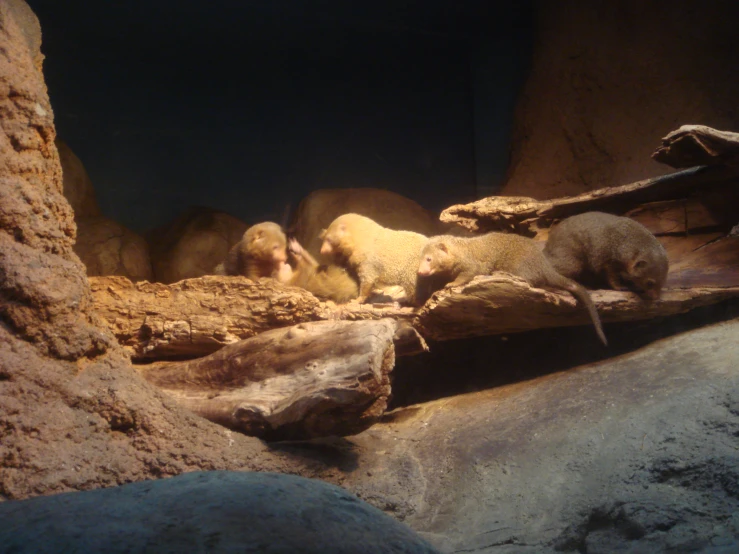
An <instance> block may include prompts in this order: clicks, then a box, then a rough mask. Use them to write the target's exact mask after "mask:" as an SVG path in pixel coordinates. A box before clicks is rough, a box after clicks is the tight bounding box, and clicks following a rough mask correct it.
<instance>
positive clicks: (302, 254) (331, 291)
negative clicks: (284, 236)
mask: <svg viewBox="0 0 739 554" xmlns="http://www.w3.org/2000/svg"><path fill="white" fill-rule="evenodd" d="M289 252H290V254H291V256H292V258H293V261H294V264H295V269H294V270H293V272H292V275H290V276H289V277H288V278H287V280H284V277H283V278H280V279H279V280H280V281H282V282H283V283H287V284H289V285H293V286H296V287H301V288H304V289H306V290H307V291H310V292H311V293H313V294H314V295H315V296H317V297H318V298H323V299H326V300H333V301H334V302H337V303H339V304H343V303H344V302H349V300H352V299H353V298H356V297H357V296H358V295H359V285H358V283H357V280H356V279H355V278H354V277H352V276H351V275H349V273H348V272H347V270H346V269H344V268H343V267H339V266H337V265H333V264H331V265H319V263H318V262H317V261H316V260H315V258H314V257H313V256H311V255H310V254H309V253H308V252H307V251H306V250H305V249H304V248H303V247H302V246H301V245H300V243H299V242H298V241H297V240H295V239H290V242H289ZM287 267H290V266H289V265H288V266H287Z"/></svg>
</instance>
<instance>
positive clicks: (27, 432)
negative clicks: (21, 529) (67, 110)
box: [0, 0, 286, 547]
mask: <svg viewBox="0 0 739 554" xmlns="http://www.w3.org/2000/svg"><path fill="white" fill-rule="evenodd" d="M17 4H18V2H16V1H15V0H14V1H13V2H5V1H3V2H0V52H2V55H1V56H0V112H2V114H3V117H0V206H2V209H1V210H0V318H1V319H2V325H0V501H2V500H8V499H17V498H25V497H28V496H33V495H39V494H49V493H51V492H62V491H70V490H79V489H86V488H96V487H105V486H111V485H117V484H121V483H125V482H130V481H136V480H143V479H151V478H155V477H163V476H168V475H177V474H179V473H182V472H185V471H193V470H210V469H257V468H258V469H262V470H265V469H272V470H281V471H284V470H285V469H286V468H285V466H284V465H282V464H281V463H280V461H279V459H277V458H276V457H275V456H274V455H272V454H270V453H269V452H267V451H266V449H265V448H264V446H262V445H261V443H259V442H258V441H256V440H252V439H248V438H247V437H243V436H241V435H238V434H235V433H231V432H230V431H227V430H225V429H223V428H222V427H219V426H217V425H215V424H211V423H209V422H207V421H205V420H204V419H201V418H199V417H196V416H194V415H192V414H190V413H188V412H186V411H185V410H183V409H180V408H178V406H177V405H176V404H175V402H174V401H172V400H170V399H167V398H166V397H165V396H164V395H163V394H162V393H161V391H159V390H157V389H156V388H155V387H153V386H151V385H148V384H147V383H146V382H145V381H144V380H143V379H142V378H141V377H140V375H139V374H138V373H137V372H136V371H135V370H134V369H133V368H132V367H131V365H130V363H129V361H128V359H127V357H126V356H125V355H124V353H123V351H122V349H121V348H120V347H119V346H118V345H117V342H116V340H115V339H114V338H113V336H112V335H111V334H110V333H109V331H108V330H107V328H106V327H105V326H104V324H103V323H102V322H101V321H100V320H99V319H98V316H97V315H96V314H95V313H94V311H93V309H92V307H91V291H90V287H89V284H88V281H87V277H86V275H85V267H84V265H83V264H82V262H80V260H79V258H78V257H77V255H76V254H75V253H74V252H73V250H72V246H73V244H74V240H75V231H76V227H75V223H74V218H73V212H72V209H71V207H70V205H69V203H68V202H67V200H66V199H65V198H64V196H63V195H62V174H61V166H60V164H59V156H58V153H57V150H56V147H55V145H54V137H55V130H54V126H53V115H52V111H51V106H50V105H49V99H48V95H47V91H46V86H45V85H44V82H43V78H42V75H41V74H40V73H39V71H38V69H37V66H36V65H35V61H36V58H35V57H34V53H33V52H31V51H30V50H29V46H28V42H27V39H26V36H25V35H24V32H23V27H22V26H21V25H22V24H23V23H24V22H25V23H27V22H28V20H27V17H26V16H27V15H28V13H30V10H29V9H28V6H27V5H25V4H24V5H23V6H24V9H23V14H25V15H23V18H24V19H23V20H22V21H20V22H19V21H18V20H17V19H16V15H15V11H14V10H15V9H16V7H17ZM32 15H33V14H31V16H32ZM35 24H36V26H38V23H37V22H36V23H35ZM11 91H12V93H11ZM0 547H1V546H0Z"/></svg>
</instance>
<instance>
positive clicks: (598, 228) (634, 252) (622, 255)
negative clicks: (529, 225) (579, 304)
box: [544, 212, 669, 301]
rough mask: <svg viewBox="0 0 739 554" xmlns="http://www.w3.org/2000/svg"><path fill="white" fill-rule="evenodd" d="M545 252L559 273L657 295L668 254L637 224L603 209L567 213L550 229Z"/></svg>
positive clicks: (592, 283)
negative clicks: (604, 211) (599, 210)
mask: <svg viewBox="0 0 739 554" xmlns="http://www.w3.org/2000/svg"><path fill="white" fill-rule="evenodd" d="M544 255H545V256H546V257H547V258H548V259H549V261H550V262H551V263H552V265H553V266H554V268H555V269H556V270H557V271H559V272H560V273H561V274H562V275H565V276H566V277H569V278H571V279H575V280H577V281H578V282H581V283H584V284H586V285H588V286H593V287H595V288H599V287H607V288H611V289H615V290H631V291H634V292H636V293H638V294H640V295H642V296H643V297H644V298H645V299H647V300H649V301H653V300H656V299H658V298H659V296H660V293H661V291H662V286H663V285H664V284H665V280H666V279H667V271H668V265H669V264H668V261H667V252H666V251H665V249H664V248H663V246H662V245H661V244H660V243H659V241H658V240H657V239H656V238H655V236H654V235H653V234H652V233H650V232H649V230H648V229H647V228H646V227H644V226H643V225H642V224H641V223H638V222H637V221H634V220H633V219H629V218H628V217H621V216H616V215H611V214H607V213H603V212H587V213H584V214H579V215H575V216H572V217H568V218H567V219H565V220H563V221H562V222H561V223H559V224H558V225H556V226H555V227H554V228H553V229H552V230H551V232H550V233H549V239H548V240H547V244H546V246H545V247H544Z"/></svg>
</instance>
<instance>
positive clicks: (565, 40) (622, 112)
mask: <svg viewBox="0 0 739 554" xmlns="http://www.w3.org/2000/svg"><path fill="white" fill-rule="evenodd" d="M737 18H739V4H737V3H736V2H731V1H726V0H709V1H707V2H701V3H700V4H695V3H694V2H686V1H678V2H669V3H667V2H642V1H640V0H626V1H624V2H590V1H588V0H566V1H564V2H539V3H538V14H537V24H538V29H537V42H536V44H535V51H534V58H533V64H532V68H531V74H530V76H529V78H528V81H527V83H526V85H525V86H524V90H523V92H522V95H521V98H520V99H519V102H518V106H517V108H516V115H515V123H514V131H513V137H512V146H511V162H510V167H509V170H508V175H507V177H506V180H505V182H504V184H503V187H502V194H505V195H512V196H533V197H535V198H538V199H546V198H553V197H556V196H564V195H570V194H578V193H581V192H585V191H588V190H592V189H596V188H600V187H603V186H610V185H616V184H624V183H628V182H632V181H637V180H640V179H645V178H648V177H653V176H656V175H661V174H664V173H669V172H670V171H671V170H670V169H669V168H667V167H665V166H662V165H660V164H658V163H656V162H654V161H652V160H651V159H650V155H651V153H652V152H653V151H654V149H655V148H656V147H657V146H658V145H659V144H660V138H661V137H663V136H664V135H666V134H667V133H668V132H669V131H672V130H673V129H677V128H678V127H680V126H681V125H683V124H688V123H696V124H698V123H700V124H703V125H709V126H711V127H714V128H717V129H726V130H737V129H739V112H738V111H737V109H736V98H737V96H738V95H739V77H737V73H736V70H735V69H736V68H735V66H736V59H737V55H738V54H739V35H737V34H736V30H735V25H734V22H735V21H736V20H737Z"/></svg>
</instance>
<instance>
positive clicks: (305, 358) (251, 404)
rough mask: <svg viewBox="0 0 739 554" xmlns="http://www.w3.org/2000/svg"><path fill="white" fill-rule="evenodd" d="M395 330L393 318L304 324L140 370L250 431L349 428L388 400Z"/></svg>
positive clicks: (359, 426) (220, 419)
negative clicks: (208, 352)
mask: <svg viewBox="0 0 739 554" xmlns="http://www.w3.org/2000/svg"><path fill="white" fill-rule="evenodd" d="M397 330H398V324H397V322H396V321H394V320H391V319H382V320H379V321H356V322H349V321H323V322H312V323H302V324H299V325H295V326H292V327H289V328H287V329H275V330H272V331H267V332H265V333H261V334H259V335H257V336H255V337H252V338H250V339H246V340H243V341H240V342H237V343H235V344H231V345H229V346H225V347H223V348H222V349H220V350H219V351H218V352H215V353H213V354H211V355H209V356H206V357H203V358H199V359H196V360H190V361H186V362H159V363H153V364H150V365H145V366H140V367H139V371H140V372H141V373H142V375H143V376H144V378H145V379H146V380H147V381H150V382H151V383H153V384H155V385H157V386H159V387H160V388H162V389H163V390H164V391H166V392H167V393H169V394H170V395H172V396H173V397H174V398H175V399H176V400H177V402H178V403H180V404H181V405H182V406H184V407H186V408H188V409H189V410H192V411H193V412H195V413H197V414H199V415H201V416H203V417H205V418H207V419H210V420H211V421H214V422H216V423H220V424H222V425H225V426H226V427H230V428H232V429H236V430H239V431H242V432H244V433H247V434H250V435H255V436H261V437H266V438H277V437H279V438H286V437H317V436H326V435H350V434H355V433H358V432H360V431H362V430H364V429H365V428H367V427H368V426H369V425H371V424H372V423H373V422H374V421H375V420H376V419H377V418H378V417H379V416H380V415H382V414H383V413H384V411H385V409H386V407H387V401H388V397H389V395H390V382H389V378H388V374H389V373H390V371H391V370H392V369H393V366H394V364H395V349H394V345H393V340H394V336H395V335H396V332H397Z"/></svg>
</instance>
